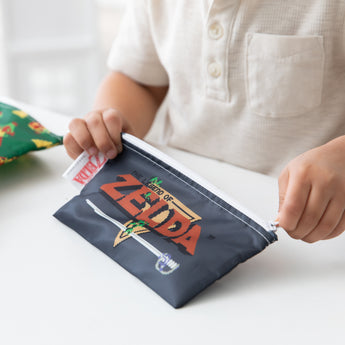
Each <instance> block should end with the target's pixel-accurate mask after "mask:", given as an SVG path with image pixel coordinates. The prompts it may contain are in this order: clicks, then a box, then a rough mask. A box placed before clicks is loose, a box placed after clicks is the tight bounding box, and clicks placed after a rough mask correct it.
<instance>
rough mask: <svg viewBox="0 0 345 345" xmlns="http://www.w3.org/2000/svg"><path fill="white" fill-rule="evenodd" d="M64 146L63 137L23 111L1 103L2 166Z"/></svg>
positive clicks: (0, 152) (0, 154)
mask: <svg viewBox="0 0 345 345" xmlns="http://www.w3.org/2000/svg"><path fill="white" fill-rule="evenodd" d="M60 144H62V137H61V136H58V135H56V134H54V133H52V132H50V131H49V130H48V129H46V128H45V127H43V126H42V125H41V124H40V123H39V122H38V121H36V120H35V119H34V118H33V117H31V116H30V115H28V114H27V113H26V112H24V111H23V110H20V109H18V108H16V107H13V106H11V105H8V104H5V103H1V102H0V165H3V164H5V163H9V162H12V161H13V160H14V159H16V158H17V157H19V156H21V155H24V154H25V153H28V152H29V151H36V150H43V149H46V148H49V147H52V146H55V145H60Z"/></svg>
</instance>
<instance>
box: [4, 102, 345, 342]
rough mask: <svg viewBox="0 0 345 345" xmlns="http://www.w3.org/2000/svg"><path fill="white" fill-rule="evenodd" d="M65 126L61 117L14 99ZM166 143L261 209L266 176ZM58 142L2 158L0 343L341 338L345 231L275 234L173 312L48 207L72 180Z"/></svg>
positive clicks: (272, 209) (265, 204) (268, 215)
mask: <svg viewBox="0 0 345 345" xmlns="http://www.w3.org/2000/svg"><path fill="white" fill-rule="evenodd" d="M23 109H24V110H28V111H30V112H31V114H32V115H34V116H35V117H36V118H37V119H39V120H41V122H42V123H43V124H44V125H46V126H47V127H48V128H49V129H50V130H52V131H55V132H56V133H58V134H63V133H64V132H65V131H66V129H67V124H68V122H69V120H70V119H69V118H67V117H63V116H62V115H57V114H53V113H50V112H46V111H43V110H41V109H36V108H34V107H29V106H25V105H23ZM163 150H164V151H165V152H166V153H168V154H170V155H171V156H173V157H174V158H175V159H177V160H179V161H180V162H181V163H183V164H185V165H187V166H188V167H190V168H192V169H193V170H195V171H196V172H197V173H199V174H200V175H203V176H204V177H206V178H207V179H208V180H209V181H211V182H212V183H213V184H215V185H217V186H218V187H220V188H222V189H223V190H224V191H226V192H227V193H228V194H229V195H231V196H233V197H234V198H236V199H237V200H238V201H240V202H241V203H242V204H244V205H245V206H246V207H248V208H250V209H251V210H252V211H253V212H255V213H256V214H258V215H259V216H260V217H262V218H265V219H272V218H273V217H275V216H276V211H277V207H278V201H277V182H276V180H274V179H273V178H270V177H267V176H263V175H260V174H256V173H253V172H250V171H246V170H243V169H239V168H236V167H233V166H230V165H228V164H224V163H220V162H217V161H213V160H210V159H206V158H202V157H199V156H195V155H193V154H190V153H186V152H182V151H178V150H175V149H172V148H164V149H163ZM71 162H72V161H71V160H70V158H68V156H67V155H66V154H65V151H64V148H63V147H55V148H52V149H49V150H45V151H40V152H36V153H32V154H29V155H27V156H25V157H22V158H20V159H18V160H17V161H16V162H13V163H11V164H8V165H4V166H1V167H0V344H3V345H12V344H20V345H23V344H25V345H28V344H34V345H41V344H42V345H47V344H49V345H55V344H64V345H69V344H71V345H72V344H73V345H79V344H83V345H87V344H102V345H103V344H133V345H134V344H135V345H139V344H140V345H142V344H151V345H152V344H153V345H156V344H164V345H168V344H174V345H176V344H179V345H184V344H188V345H192V344H200V345H201V344H215V343H217V344H223V343H226V344H275V345H277V344H279V345H283V344H289V345H296V344H331V345H335V344H342V345H343V344H345V250H344V249H345V235H342V236H340V237H339V238H337V239H335V240H331V241H325V242H319V243H316V244H312V245H310V244H306V243H303V242H301V241H296V240H293V239H290V238H289V237H288V236H287V235H286V234H285V233H284V232H283V231H279V232H278V236H279V241H278V242H276V243H275V244H273V245H271V246H269V247H268V248H267V249H266V250H265V251H263V252H262V253H260V254H259V255H257V256H255V257H254V258H252V259H251V260H249V261H247V262H246V263H243V264H241V265H239V266H238V267H237V268H236V269H235V270H234V271H233V272H231V273H230V274H228V275H227V276H225V277H223V278H222V279H221V280H220V281H217V282H216V283H215V284H214V285H212V286H211V287H209V288H208V289H207V290H206V291H204V292H203V293H201V294H200V295H199V296H198V297H196V298H195V299H194V300H193V301H191V302H190V303H189V304H187V305H186V306H185V307H183V308H181V309H178V310H175V309H173V308H172V307H171V306H170V305H168V304H167V303H166V302H165V301H164V300H163V299H161V298H160V297H159V296H158V295H156V294H155V293H154V292H153V291H151V290H150V289H149V288H148V287H146V286H145V285H144V284H142V283H141V282H140V281H139V280H137V279H136V278H135V277H133V276H131V275H130V274H129V273H127V272H126V271H125V270H123V269H122V268H121V267H120V266H118V265H117V264H116V263H115V262H113V261H112V260H110V259H109V258H108V257H107V256H105V255H104V254H103V253H101V252H100V251H99V250H98V249H96V248H95V247H93V246H92V245H90V244H89V243H88V242H86V241H85V240H84V239H83V238H81V237H80V236H79V235H78V234H76V233H75V232H74V231H72V230H70V229H69V228H67V227H65V226H64V225H62V224H61V223H59V222H58V221H57V220H56V219H55V218H53V216H52V214H53V213H54V212H55V211H56V210H57V209H58V208H59V207H60V206H62V205H63V204H64V203H65V202H67V201H68V200H69V199H70V198H71V197H72V196H74V195H75V194H76V191H75V189H74V188H73V187H72V186H71V185H69V184H68V183H67V182H66V181H65V180H64V179H62V178H61V175H62V173H63V172H64V171H65V169H66V168H67V167H68V166H69V165H70V164H71Z"/></svg>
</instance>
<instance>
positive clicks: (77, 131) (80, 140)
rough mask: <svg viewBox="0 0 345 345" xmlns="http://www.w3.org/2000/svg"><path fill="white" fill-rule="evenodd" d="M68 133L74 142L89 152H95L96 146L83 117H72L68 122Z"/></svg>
mask: <svg viewBox="0 0 345 345" xmlns="http://www.w3.org/2000/svg"><path fill="white" fill-rule="evenodd" d="M69 130H70V134H71V135H72V136H73V138H74V140H75V142H76V143H77V144H78V145H79V146H80V147H81V148H82V150H86V151H87V152H89V153H90V154H92V155H94V154H96V153H97V148H96V147H95V143H94V141H93V139H92V136H91V134H90V132H89V129H88V127H87V125H86V122H85V120H83V119H77V118H75V119H73V120H72V121H71V122H70V124H69ZM72 145H73V144H72Z"/></svg>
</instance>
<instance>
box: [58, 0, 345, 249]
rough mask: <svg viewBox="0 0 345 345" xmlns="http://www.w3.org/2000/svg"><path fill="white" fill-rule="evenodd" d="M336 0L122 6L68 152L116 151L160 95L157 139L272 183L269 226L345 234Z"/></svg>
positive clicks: (295, 233) (344, 38)
mask: <svg viewBox="0 0 345 345" xmlns="http://www.w3.org/2000/svg"><path fill="white" fill-rule="evenodd" d="M344 13H345V2H344V1H342V0H322V1H321V0H317V1H315V0H305V1H300V0H260V1H256V0H255V1H253V0H245V1H240V0H214V1H212V0H178V1H169V0H145V1H144V0H141V1H132V2H131V4H130V6H129V8H128V11H127V14H126V17H125V19H124V20H123V25H122V27H121V30H120V33H119V35H118V38H117V40H116V41H115V43H114V45H113V48H112V51H111V53H110V56H109V60H108V65H109V67H110V68H111V70H112V72H110V74H109V75H108V76H107V77H106V78H105V79H104V81H103V83H102V84H101V86H100V88H99V91H98V94H97V97H96V102H95V107H94V109H95V110H94V111H92V112H91V113H89V114H87V115H86V116H85V118H84V119H74V120H72V122H71V123H70V133H69V134H67V135H66V136H65V140H64V143H65V146H66V150H67V152H68V154H69V155H70V156H71V157H72V158H76V157H77V156H78V155H79V154H80V153H81V152H82V151H83V150H87V151H88V152H89V153H90V154H94V153H96V152H97V151H98V150H99V151H102V152H104V153H105V154H106V155H107V156H108V157H109V158H114V157H115V156H116V155H117V154H118V153H119V152H121V149H122V148H121V138H120V133H121V132H122V131H124V132H128V133H131V134H134V135H136V136H138V137H140V138H142V137H144V136H145V134H146V133H147V132H148V130H149V128H150V126H151V124H152V122H153V120H154V118H155V114H156V112H157V110H158V108H159V106H160V105H161V103H162V101H163V99H164V98H166V101H167V109H168V110H167V115H166V118H165V130H164V136H165V138H166V143H167V144H169V145H172V146H175V147H178V148H182V149H187V150H189V151H192V152H194V153H197V154H201V155H205V156H209V157H213V158H215V159H220V160H223V161H226V162H229V163H231V164H235V165H238V166H241V167H244V168H247V169H252V170H255V171H259V172H261V173H266V174H271V175H277V174H279V173H280V177H279V196H280V202H279V204H280V205H279V214H278V219H279V225H280V226H281V227H283V228H284V229H285V230H286V231H287V232H288V234H289V235H290V236H291V237H293V238H296V239H302V240H303V241H305V242H309V243H311V242H315V241H318V240H322V239H329V238H333V237H336V236H338V235H340V234H341V233H342V232H343V231H344V230H345V215H344V210H345V136H344V134H345V29H344Z"/></svg>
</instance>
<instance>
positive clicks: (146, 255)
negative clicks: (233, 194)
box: [54, 134, 277, 308]
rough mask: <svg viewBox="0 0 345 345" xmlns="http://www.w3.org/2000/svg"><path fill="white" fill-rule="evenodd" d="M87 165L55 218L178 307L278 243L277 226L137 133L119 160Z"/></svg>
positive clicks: (126, 139)
mask: <svg viewBox="0 0 345 345" xmlns="http://www.w3.org/2000/svg"><path fill="white" fill-rule="evenodd" d="M81 161H82V164H81V165H80V166H79V167H78V168H76V167H75V166H74V168H73V167H72V168H71V169H69V175H70V176H71V180H73V181H74V183H75V184H76V185H79V186H80V188H82V190H81V192H80V194H79V195H77V196H75V197H74V198H73V199H72V200H70V201H69V202H68V203H67V204H65V205H64V206H63V207H61V208H60V209H59V210H58V211H57V212H56V213H55V215H54V216H55V217H56V218H57V219H59V220H60V221H61V222H63V223H64V224H66V225H67V226H69V227H70V228H72V229H73V230H75V231H76V232H78V233H79V234H80V235H81V236H82V237H84V238H85V239H86V240H87V241H89V242H90V243H92V244H93V245H94V246H96V247H97V248H99V249H100V250H101V251H103V252H104V253H105V254H106V255H108V256H109V257H111V258H112V259H113V260H114V261H116V262H117V263H118V264H119V265H121V266H122V267H123V268H124V269H126V270H127V271H129V272H131V273H132V274H133V275H135V276H136V277H137V278H139V279H140V280H141V281H142V282H144V283H145V284H146V285H147V286H149V287H150V288H151V289H152V290H154V291H155V292H156V293H157V294H158V295H160V296H161V297H162V298H164V299H165V300H166V301H167V302H168V303H170V304H171V305H172V306H173V307H175V308H178V307H181V306H183V305H184V304H185V303H187V302H188V301H189V300H190V299H192V298H193V297H194V296H196V295H197V294H198V293H199V292H201V291H202V290H204V289H205V288H207V287H208V286H209V285H211V284H212V283H213V282H214V281H216V280H217V279H219V278H221V277H222V276H223V275H224V274H226V273H228V272H229V271H231V270H232V269H233V268H234V267H235V266H237V265H238V264H239V263H241V262H243V261H245V260H247V259H249V258H250V257H252V256H254V255H255V254H257V253H259V252H261V251H262V250H263V249H264V248H265V247H266V246H268V245H269V244H271V243H273V242H274V241H276V240H277V236H276V235H275V232H274V230H275V228H274V225H271V224H269V223H266V222H262V221H260V220H257V219H255V220H254V219H253V218H251V217H249V216H248V215H246V214H245V213H244V212H243V211H241V210H240V209H239V208H238V207H237V206H236V207H235V205H234V204H233V202H232V200H231V199H230V198H229V197H228V196H226V195H224V194H223V193H222V192H221V191H219V190H218V189H217V188H216V187H214V186H212V185H211V184H210V183H208V182H207V181H205V180H204V179H202V178H201V177H199V176H197V175H196V174H195V173H193V172H192V171H190V170H188V169H187V168H185V167H183V166H182V165H181V164H179V163H177V162H176V161H174V160H172V159H171V158H170V157H168V156H167V155H165V154H163V153H162V152H160V151H159V150H157V149H155V148H153V147H152V146H150V145H148V144H147V143H145V142H143V141H141V140H139V139H137V138H135V137H133V136H130V135H128V134H124V135H123V152H122V153H121V154H120V155H119V156H117V157H116V158H115V159H113V160H108V161H106V160H105V159H104V157H97V159H96V158H95V157H89V156H88V155H85V154H84V156H83V159H82V160H81ZM79 164H80V162H79ZM99 169H100V170H99ZM98 170H99V171H98ZM97 171H98V172H97Z"/></svg>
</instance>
